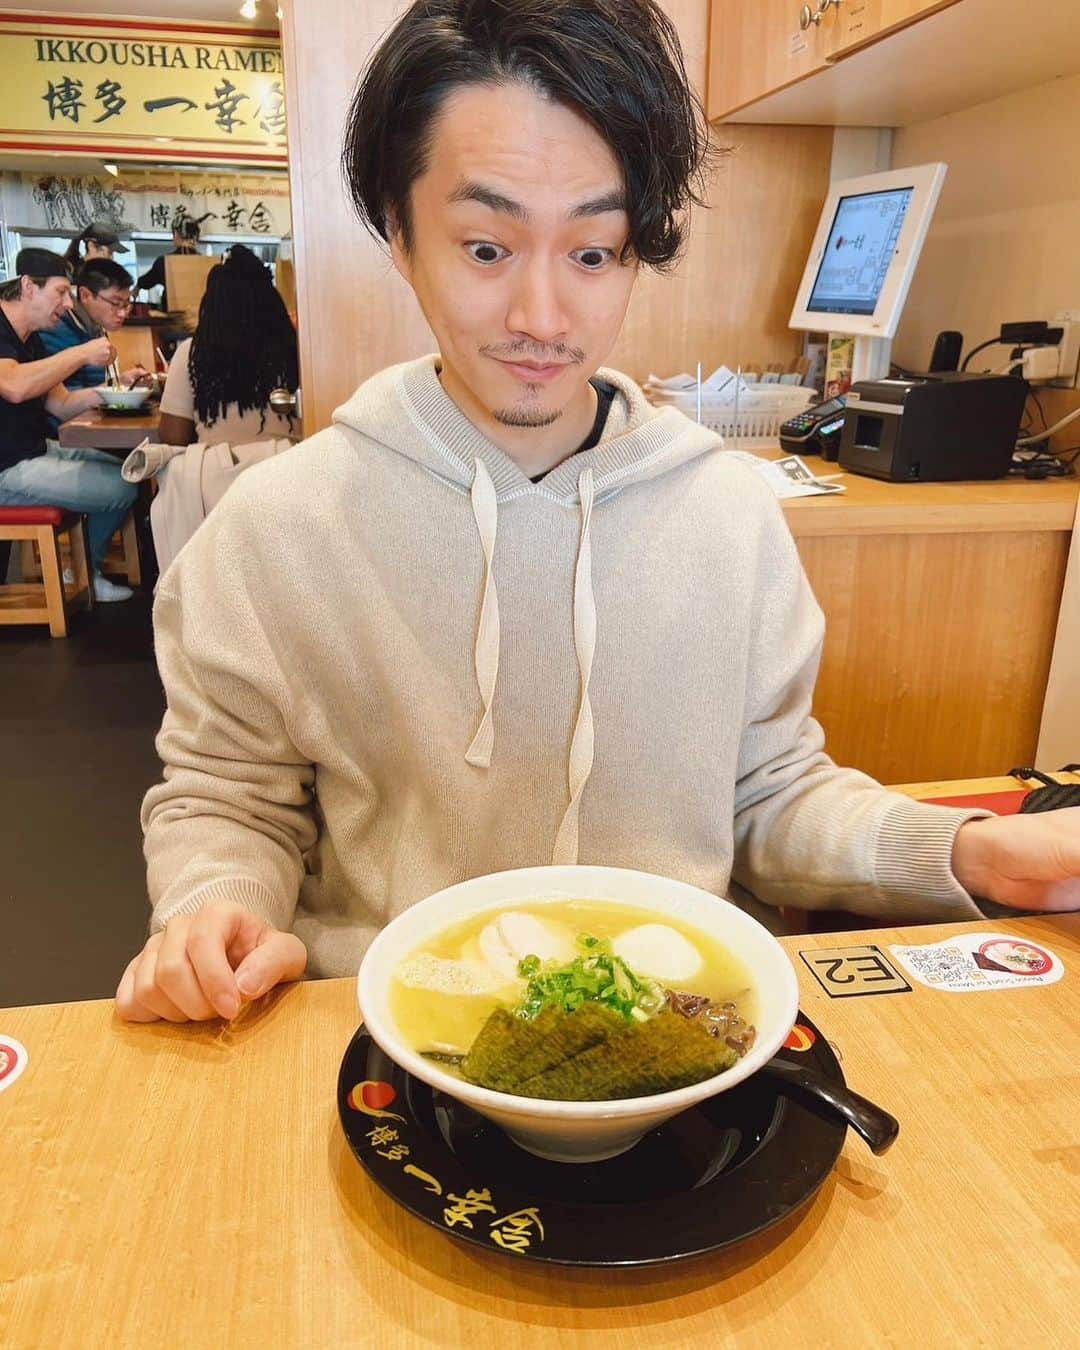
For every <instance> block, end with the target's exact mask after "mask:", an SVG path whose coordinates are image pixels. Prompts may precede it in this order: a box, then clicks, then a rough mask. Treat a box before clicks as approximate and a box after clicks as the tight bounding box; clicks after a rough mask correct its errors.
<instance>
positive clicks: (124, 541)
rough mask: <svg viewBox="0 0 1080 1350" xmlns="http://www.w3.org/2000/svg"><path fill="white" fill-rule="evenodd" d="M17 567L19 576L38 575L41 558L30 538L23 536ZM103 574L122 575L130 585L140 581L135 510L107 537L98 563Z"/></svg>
mask: <svg viewBox="0 0 1080 1350" xmlns="http://www.w3.org/2000/svg"><path fill="white" fill-rule="evenodd" d="M20 567H21V570H22V575H23V580H24V581H30V580H35V579H40V577H41V560H40V559H39V557H38V552H37V547H36V544H35V542H34V540H32V539H24V540H23V543H22V554H21V558H20ZM101 571H102V574H103V575H104V576H107V577H117V576H119V577H124V578H125V579H126V580H127V582H128V584H129V585H130V586H141V585H142V566H141V564H140V562H139V538H138V534H137V532H136V529H135V513H134V512H133V511H132V512H129V513H128V515H127V517H126V518H125V520H124V523H123V525H121V526H120V528H119V529H118V530H117V531H116V533H115V534H114V535H113V537H112V538H111V539H110V540H109V551H108V553H106V555H105V558H104V560H103V562H102V564H101Z"/></svg>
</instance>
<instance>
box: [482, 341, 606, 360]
mask: <svg viewBox="0 0 1080 1350" xmlns="http://www.w3.org/2000/svg"><path fill="white" fill-rule="evenodd" d="M480 355H481V356H493V357H495V358H496V360H499V361H521V360H525V361H535V362H536V363H537V364H538V365H539V364H545V365H555V364H556V363H557V362H563V361H565V362H567V363H568V364H570V365H575V366H580V365H581V363H582V362H583V361H584V360H585V353H584V351H582V349H581V348H580V347H568V346H567V345H566V343H565V342H548V343H538V342H523V341H519V342H509V343H503V344H500V345H499V346H497V347H495V346H490V345H489V346H485V347H481V348H480Z"/></svg>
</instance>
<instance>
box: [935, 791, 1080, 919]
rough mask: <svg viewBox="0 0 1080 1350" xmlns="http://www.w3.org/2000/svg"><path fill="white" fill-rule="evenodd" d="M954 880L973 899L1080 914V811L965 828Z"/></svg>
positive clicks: (956, 850)
mask: <svg viewBox="0 0 1080 1350" xmlns="http://www.w3.org/2000/svg"><path fill="white" fill-rule="evenodd" d="M952 870H953V875H954V876H955V877H956V879H957V881H959V883H960V885H961V886H963V888H964V890H965V891H967V892H968V893H969V894H970V895H975V896H981V897H982V898H983V899H985V900H996V901H997V903H998V904H999V905H1012V906H1013V907H1014V908H1015V909H1041V910H1066V909H1080V806H1068V807H1065V808H1064V809H1063V810H1060V811H1039V812H1032V814H1031V815H1021V816H990V817H988V818H986V819H985V820H969V821H967V822H966V823H965V824H963V825H961V826H960V828H959V830H957V832H956V838H955V840H954V841H953V852H952Z"/></svg>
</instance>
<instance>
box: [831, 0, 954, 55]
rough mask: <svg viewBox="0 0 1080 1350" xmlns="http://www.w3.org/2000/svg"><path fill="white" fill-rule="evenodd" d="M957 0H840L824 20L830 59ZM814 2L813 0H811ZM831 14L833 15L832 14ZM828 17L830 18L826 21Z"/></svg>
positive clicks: (946, 7) (832, 6)
mask: <svg viewBox="0 0 1080 1350" xmlns="http://www.w3.org/2000/svg"><path fill="white" fill-rule="evenodd" d="M958 2H959V0H841V2H840V4H839V5H831V6H830V13H829V14H828V15H827V16H826V20H827V21H826V22H823V23H822V25H821V27H822V29H824V30H826V32H825V43H826V45H827V49H828V50H827V55H828V59H829V60H830V61H835V60H837V59H838V58H839V57H841V56H844V55H846V54H847V53H848V52H850V51H854V50H855V48H857V47H863V46H865V45H866V44H867V43H869V42H875V41H877V39H878V38H882V37H885V36H887V35H888V34H889V33H891V32H893V31H894V30H896V29H898V28H906V27H907V26H908V25H909V24H912V23H917V22H918V20H919V19H925V18H926V16H927V15H928V14H933V13H935V12H936V11H937V10H939V9H948V7H949V6H950V5H954V4H957V3H958ZM815 3H816V0H815ZM833 15H835V18H833V17H832V16H833ZM828 20H831V22H829V21H828Z"/></svg>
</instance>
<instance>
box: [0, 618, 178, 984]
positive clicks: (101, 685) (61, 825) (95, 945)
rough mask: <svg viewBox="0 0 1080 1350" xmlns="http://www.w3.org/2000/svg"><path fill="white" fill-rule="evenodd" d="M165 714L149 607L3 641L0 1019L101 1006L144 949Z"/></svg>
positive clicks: (12, 633)
mask: <svg viewBox="0 0 1080 1350" xmlns="http://www.w3.org/2000/svg"><path fill="white" fill-rule="evenodd" d="M162 707H163V697H162V692H161V686H160V684H159V682H158V676H157V669H156V667H155V665H154V658H153V647H152V636H151V627H150V598H149V596H148V595H147V594H145V593H140V594H139V595H137V596H136V597H135V599H133V600H129V601H127V602H125V603H123V604H114V605H99V606H98V607H97V610H96V611H95V613H94V614H93V615H92V616H90V615H87V614H80V615H78V616H77V617H76V619H75V622H74V625H73V630H72V635H71V636H70V637H68V638H66V639H53V638H50V637H49V633H48V630H47V629H46V628H43V627H41V628H23V627H18V628H15V627H10V628H0V842H2V847H3V862H2V865H0V1007H5V1006H12V1005H18V1004H23V1003H51V1002H56V1001H60V1000H68V999H86V998H106V997H110V996H111V995H112V993H113V991H114V990H115V988H116V982H117V980H118V979H119V977H120V974H121V972H122V971H123V968H124V966H125V964H126V963H127V961H128V960H129V959H130V958H131V956H132V955H133V954H134V953H135V952H136V951H137V950H138V948H139V947H140V946H141V945H142V942H143V941H144V939H145V936H146V922H147V916H148V913H149V910H148V906H147V903H146V886H145V874H144V869H143V860H142V852H141V847H142V838H141V832H140V829H139V804H140V802H141V800H142V796H143V793H144V792H145V791H146V789H147V788H148V787H149V786H150V784H151V783H152V782H153V781H154V780H155V778H156V777H157V775H158V760H157V755H156V754H155V752H154V735H155V733H156V731H157V728H158V725H159V723H160V721H161V712H162Z"/></svg>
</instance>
